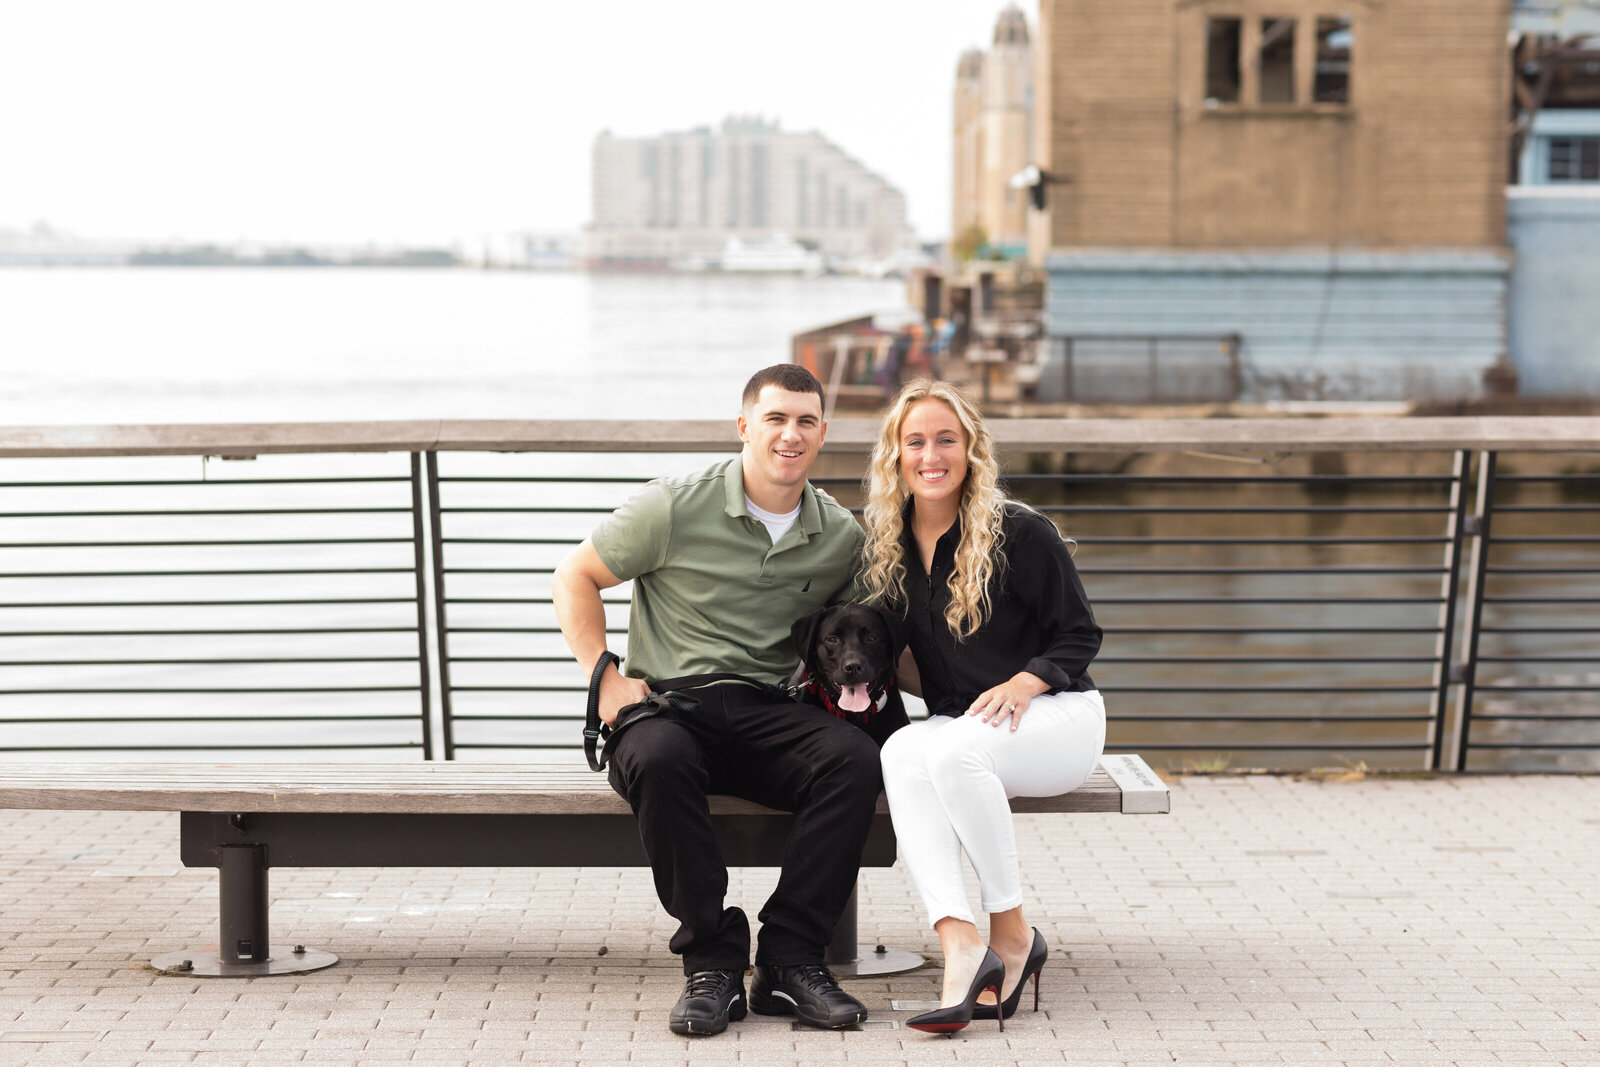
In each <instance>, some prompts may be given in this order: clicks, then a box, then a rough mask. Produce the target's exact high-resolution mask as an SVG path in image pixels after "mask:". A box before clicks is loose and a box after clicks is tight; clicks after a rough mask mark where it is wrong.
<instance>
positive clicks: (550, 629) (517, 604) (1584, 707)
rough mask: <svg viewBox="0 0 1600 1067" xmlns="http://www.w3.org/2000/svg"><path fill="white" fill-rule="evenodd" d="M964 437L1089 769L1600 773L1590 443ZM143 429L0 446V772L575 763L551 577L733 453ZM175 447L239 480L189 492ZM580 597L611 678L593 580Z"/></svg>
mask: <svg viewBox="0 0 1600 1067" xmlns="http://www.w3.org/2000/svg"><path fill="white" fill-rule="evenodd" d="M994 426H995V431H996V435H997V438H998V440H999V443H1000V445H1001V446H1002V448H1003V449H1004V451H1005V453H1006V455H1007V462H1008V485H1009V486H1010V488H1011V491H1012V492H1013V493H1014V494H1015V495H1017V496H1019V497H1021V498H1023V499H1026V500H1028V501H1030V502H1031V503H1033V504H1034V505H1035V506H1036V507H1038V508H1040V510H1042V511H1044V512H1045V513H1046V514H1048V515H1050V516H1051V517H1052V518H1053V519H1055V520H1056V522H1057V523H1058V525H1060V526H1061V528H1062V529H1063V531H1064V532H1065V533H1066V534H1067V535H1068V536H1069V537H1071V538H1072V539H1073V540H1074V541H1075V542H1076V553H1077V560H1078V566H1079V569H1080V571H1081V572H1082V574H1083V577H1084V581H1085V584H1086V585H1087V587H1088V589H1089V592H1090V596H1091V600H1092V601H1093V603H1094V605H1095V608H1096V612H1097V614H1098V615H1099V617H1100V621H1101V623H1102V625H1103V626H1104V627H1105V629H1106V641H1105V645H1104V647H1103V649H1102V653H1101V656H1100V658H1099V659H1098V660H1097V661H1096V664H1095V666H1094V668H1093V674H1094V676H1095V678H1096V680H1097V682H1098V683H1099V684H1100V686H1101V687H1102V689H1103V690H1104V691H1105V692H1106V694H1107V702H1108V707H1109V709H1110V714H1111V727H1110V740H1109V743H1110V744H1111V745H1112V746H1113V747H1118V748H1127V749H1135V750H1139V751H1144V752H1146V753H1151V754H1161V756H1162V758H1164V759H1165V760H1166V762H1167V763H1169V764H1170V765H1174V766H1179V767H1185V766H1186V767H1194V768H1206V767H1222V766H1241V765H1249V766H1271V767H1281V768H1295V767H1307V766H1319V765H1327V764H1328V763H1329V762H1330V761H1331V760H1332V761H1337V760H1343V761H1346V762H1349V763H1351V764H1355V765H1364V766H1373V767H1413V768H1414V767H1421V768H1427V769H1442V770H1467V769H1473V770H1478V769H1502V768H1523V767H1527V768H1539V769H1591V768H1593V767H1595V766H1596V765H1597V764H1600V727H1597V726H1596V723H1600V696H1597V694H1600V641H1597V633H1600V629H1597V626H1596V623H1595V621H1594V618H1595V612H1594V605H1595V603H1596V602H1597V601H1600V533H1597V532H1595V527H1596V524H1595V523H1594V522H1593V521H1592V516H1593V513H1594V512H1596V511H1600V457H1596V456H1595V455H1594V453H1595V452H1596V451H1597V450H1600V420H1585V419H1573V420H1559V419H1557V420H1550V419H1544V420H1530V419H1499V420H1481V419H1317V420H1167V421H1161V422H1146V421H1132V420H1076V421H1070V422H1069V421H1060V420H1013V421H1000V422H997V423H995V424H994ZM140 430H141V431H142V432H141V435H140V437H139V439H138V440H137V441H132V442H128V441H117V440H115V439H114V437H113V439H110V440H108V439H107V433H106V432H104V431H101V432H97V433H93V434H85V433H81V432H77V431H60V432H55V431H28V432H27V433H28V434H29V435H31V436H29V439H28V441H27V442H26V443H25V444H23V445H18V444H17V443H16V437H17V436H18V435H19V434H22V433H23V431H4V430H0V459H4V458H7V457H8V456H9V457H17V458H15V459H14V460H8V463H7V467H8V468H10V473H9V474H6V475H3V476H0V477H3V484H0V493H3V494H4V503H3V504H0V523H4V524H5V525H4V526H3V527H0V695H4V696H5V698H6V701H5V704H6V709H5V710H4V711H0V753H3V752H8V753H14V754H19V755H20V754H23V753H28V752H38V751H53V752H61V751H71V752H80V753H117V752H128V751H141V752H153V751H171V752H195V751H201V750H204V751H207V752H212V753H215V752H220V751H240V752H244V753H261V752H268V751H279V752H285V753H301V752H307V751H313V750H324V749H335V750H341V751H344V750H354V749H367V750H370V751H371V752H373V753H374V754H375V756H377V757H379V758H383V757H384V754H385V753H389V754H390V756H391V758H392V755H393V754H396V753H404V752H406V751H416V752H419V753H420V754H421V755H422V757H423V758H434V757H435V755H437V756H440V757H442V758H445V759H454V758H457V757H458V756H462V757H471V756H473V755H475V754H479V753H486V752H494V753H497V754H499V755H500V756H501V758H503V757H504V755H505V754H506V753H510V752H515V753H518V754H520V755H521V756H524V757H527V758H533V757H535V756H537V757H538V758H551V757H554V758H575V757H576V748H577V741H578V723H579V721H580V719H581V715H582V703H583V701H582V685H583V683H582V679H581V678H580V677H579V675H580V672H579V670H578V669H577V667H576V665H575V664H573V663H572V661H571V658H570V655H569V654H568V652H567V649H566V646H565V644H564V642H563V641H562V639H561V636H560V632H559V628H558V627H557V625H556V620H555V616H554V611H553V607H552V605H551V602H550V595H549V576H550V574H551V572H552V571H553V568H554V566H555V564H556V562H557V561H559V559H560V558H561V556H562V555H563V554H565V552H566V551H567V550H568V549H569V548H570V547H571V546H572V545H573V544H575V543H577V542H578V541H579V540H581V539H582V538H583V537H584V536H586V535H587V534H588V533H589V531H590V530H592V529H593V527H594V525H595V524H596V523H597V522H598V521H599V520H600V519H601V518H602V517H603V516H604V515H605V514H607V513H608V512H609V511H611V510H612V509H613V508H614V507H616V506H617V505H618V504H620V503H621V502H622V501H623V500H625V499H626V498H627V496H628V495H629V494H630V493H631V492H632V491H633V490H635V489H636V488H637V487H638V486H639V485H641V484H643V483H644V482H645V481H646V480H648V479H649V478H650V477H654V476H659V475H662V474H671V473H677V472H682V471H687V470H691V469H694V467H696V466H699V465H703V464H704V463H706V462H708V459H707V457H706V456H705V455H704V453H706V452H720V453H729V452H731V451H732V449H733V448H735V447H736V439H735V438H734V435H733V434H732V432H731V430H732V428H731V424H728V425H725V424H721V423H654V424H651V423H625V424H624V423H618V424H604V423H557V424H533V423H525V424H505V423H450V424H395V425H392V426H373V425H368V424H353V425H351V426H344V427H338V428H337V432H331V431H329V430H328V429H327V428H322V430H321V431H319V429H318V428H316V427H306V426H293V427H277V428H274V427H205V428H161V427H155V428H140ZM874 430H875V426H874V425H873V423H872V422H871V421H870V420H860V419H850V420H836V421H835V422H834V424H833V425H832V427H831V428H830V433H829V445H828V448H827V449H826V450H825V453H824V460H823V462H822V463H820V464H819V466H818V468H817V470H816V471H815V474H816V478H815V480H816V481H817V482H818V483H819V484H821V485H823V486H824V487H826V488H828V489H829V490H830V491H832V492H833V493H834V494H835V495H836V496H838V497H839V498H840V499H841V500H842V501H844V502H845V503H847V504H852V505H854V504H857V503H859V477H860V469H861V467H862V462H863V458H864V457H863V456H862V455H861V452H862V451H863V450H864V449H865V447H866V446H867V444H868V443H869V442H870V440H871V439H872V436H873V433H874ZM196 435H199V436H198V437H197V436H196ZM40 436H43V437H44V438H49V437H51V436H54V437H56V438H57V440H56V441H53V442H52V441H49V440H45V441H43V442H42V443H41V442H40V441H39V440H38V438H39V437H40ZM86 440H88V441H90V442H92V443H90V444H88V445H86V444H85V443H84V442H85V441H86ZM393 451H404V452H407V453H408V455H407V456H406V457H405V459H403V460H402V459H401V458H400V457H399V456H396V455H394V454H392V452H393ZM273 452H280V453H296V454H294V455H284V456H279V457H273V456H272V455H271V453H273ZM352 452H354V453H355V454H352ZM366 452H377V453H390V454H378V455H371V454H362V453H366ZM85 454H88V455H91V456H100V457H106V458H98V459H86V460H81V461H79V460H72V461H69V460H67V459H65V458H63V457H65V456H68V455H77V456H83V455H85ZM208 454H209V455H227V456H260V457H262V459H261V461H260V462H259V463H258V464H254V465H249V466H248V467H247V466H244V465H234V464H228V465H227V467H226V471H227V475H228V476H227V477H224V478H220V479H212V478H209V477H207V475H208V474H209V473H210V472H211V470H214V468H212V469H210V470H208V469H207V468H206V467H204V465H203V463H202V461H200V460H199V458H198V457H200V456H204V455H208ZM23 456H27V457H41V458H21V457H23ZM158 456H180V457H181V456H187V458H182V459H161V458H151V457H158ZM74 462H82V463H89V464H91V465H92V471H91V473H92V475H93V476H92V477H87V476H85V477H63V476H62V474H63V473H74V472H72V471H71V470H70V467H71V463H74ZM152 464H153V465H155V466H156V467H161V465H163V464H165V465H171V464H184V465H188V469H189V472H190V474H191V476H190V477H188V478H182V477H171V476H169V475H168V473H167V468H166V467H162V471H161V473H162V476H160V477H156V476H153V475H151V474H149V473H147V472H148V471H149V470H150V469H152V468H151V465H152ZM108 465H109V467H108ZM124 465H132V467H133V468H134V469H133V470H132V471H131V472H130V473H128V474H127V475H125V476H123V477H112V476H110V475H109V473H108V471H109V469H110V468H113V467H119V466H124ZM196 465H198V466H199V467H200V469H199V470H198V472H196V471H194V469H193V468H194V466H196ZM277 467H283V468H284V469H283V470H277V469H275V468H277ZM63 468H67V469H66V470H64V469H63ZM1508 468H1509V469H1508ZM246 470H248V471H249V473H248V475H245V474H241V473H239V472H241V471H246ZM323 471H326V472H325V473H319V472H323ZM74 560H78V561H80V562H72V561H74ZM605 599H606V602H607V615H608V629H609V630H610V631H611V633H612V635H613V638H614V641H615V643H614V645H613V647H614V648H616V649H617V650H618V651H623V650H625V645H626V626H627V589H626V587H623V588H620V589H618V590H615V591H611V592H608V593H607V595H606V598H605ZM402 646H404V647H402ZM6 650H10V651H9V653H8V652H7V651H6ZM435 686H436V687H437V688H436V692H437V694H438V701H437V704H435V703H434V702H433V701H432V700H431V699H430V692H431V691H435ZM19 702H20V703H19ZM197 702H199V705H200V710H192V709H193V708H194V707H195V705H196V703H197ZM435 734H437V735H438V737H439V738H440V742H441V743H440V745H439V746H438V748H439V751H438V752H437V753H435V751H434V749H435V746H434V745H433V737H434V735H435Z"/></svg>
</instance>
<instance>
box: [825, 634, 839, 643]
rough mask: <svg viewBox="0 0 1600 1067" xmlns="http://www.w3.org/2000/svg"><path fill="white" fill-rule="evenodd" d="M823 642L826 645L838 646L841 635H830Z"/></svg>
mask: <svg viewBox="0 0 1600 1067" xmlns="http://www.w3.org/2000/svg"><path fill="white" fill-rule="evenodd" d="M822 641H823V643H824V644H829V645H837V644H838V643H839V635H838V634H829V635H828V636H827V637H824V638H823V639H822Z"/></svg>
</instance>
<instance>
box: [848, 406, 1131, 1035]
mask: <svg viewBox="0 0 1600 1067" xmlns="http://www.w3.org/2000/svg"><path fill="white" fill-rule="evenodd" d="M998 483H999V464H998V463H997V462H996V460H995V456H994V446H993V443H992V441H991V438H990V436H989V431H988V430H987V429H986V428H985V426H984V424H983V418H982V416H981V415H980V414H979V413H978V410H977V409H976V408H975V407H974V406H973V404H972V402H971V401H970V400H968V399H967V398H966V397H965V396H963V395H962V394H961V392H960V391H958V390H956V389H955V388H953V387H951V386H949V385H947V384H945V383H943V382H930V381H917V382H912V383H911V384H909V385H907V386H906V387H905V388H904V389H903V390H902V391H901V393H900V395H899V396H898V397H897V398H896V399H895V402H894V404H893V406H892V407H891V408H890V411H889V414H888V416H887V417H886V419H885V420H884V424H883V430H882V432H881V433H880V434H879V437H878V443H877V446H876V448H875V449H874V451H873V455H872V464H871V470H870V472H869V475H868V489H867V493H868V501H867V507H866V513H865V520H866V527H867V547H866V560H865V569H864V575H865V582H866V584H867V588H868V590H869V593H870V596H871V598H872V599H874V600H877V601H881V602H883V603H884V604H886V605H887V606H889V607H890V609H891V610H892V611H894V612H896V613H898V614H900V615H901V616H902V617H903V618H904V619H905V621H906V630H907V637H908V643H909V649H910V651H911V654H912V656H913V658H914V659H915V661H916V668H917V673H918V675H920V681H921V689H922V692H921V696H922V697H923V699H924V700H925V701H926V702H927V704H928V711H929V718H928V720H927V721H926V722H914V723H912V724H911V725H910V726H908V727H905V728H903V729H901V730H900V731H899V732H897V733H896V734H894V735H893V736H892V737H891V738H890V739H889V741H888V743H887V744H886V745H885V746H884V749H883V777H884V788H885V791H886V792H887V793H888V796H889V810H890V814H891V817H892V819H893V821H894V830H895V836H896V838H897V839H898V841H899V845H900V853H901V855H902V856H904V857H905V862H906V866H907V867H908V868H909V869H910V871H911V876H912V878H913V879H914V880H915V881H916V884H917V888H918V890H919V891H920V892H921V894H922V898H923V902H924V904H925V905H926V906H927V909H928V917H929V920H930V921H931V922H932V923H933V927H934V929H935V930H936V931H938V934H939V944H940V946H941V948H943V950H944V959H945V971H944V986H943V992H942V995H941V997H940V1005H941V1007H940V1008H939V1009H938V1010H937V1011H932V1012H927V1013H925V1014H923V1015H919V1016H917V1017H915V1018H913V1019H911V1020H909V1021H908V1022H907V1025H908V1026H912V1027H915V1028H917V1029H920V1030H929V1031H932V1032H936V1033H948V1032H950V1031H952V1030H958V1029H960V1028H961V1027H963V1026H965V1025H966V1024H967V1022H968V1021H970V1020H971V1019H972V1018H974V1017H976V1018H995V1017H997V1016H998V1017H999V1018H1000V1019H1001V1020H1003V1019H1005V1018H1008V1017H1009V1016H1010V1015H1011V1014H1012V1012H1014V1011H1015V1010H1016V1008H1017V1004H1018V1002H1019V1000H1020V998H1021V994H1022V988H1023V985H1024V984H1025V983H1026V982H1027V980H1028V978H1029V977H1032V978H1033V983H1034V985H1033V988H1034V1008H1035V1010H1037V1009H1038V1006H1039V972H1040V970H1041V969H1042V968H1043V967H1044V963H1045V958H1046V956H1047V954H1048V951H1047V948H1046V946H1045V942H1044V938H1043V937H1042V936H1040V934H1039V932H1038V931H1037V930H1034V929H1032V928H1031V927H1030V926H1029V925H1028V923H1027V922H1026V921H1025V920H1024V919H1023V917H1022V882H1021V875H1020V873H1019V871H1018V865H1017V846H1016V837H1015V834H1014V832H1013V829H1012V825H1011V809H1010V806H1009V804H1008V803H1007V800H1008V798H1009V797H1013V796H1054V795H1056V794H1059V793H1065V792H1068V791H1070V790H1072V789H1075V788H1077V787H1078V786H1080V785H1082V784H1083V782H1084V781H1085V780H1086V779H1087V778H1088V777H1089V774H1090V772H1091V771H1093V770H1094V767H1095V764H1096V763H1097V762H1098V761H1099V759H1100V754H1101V750H1102V748H1103V747H1104V744H1105V722H1106V720H1105V705H1104V703H1103V702H1102V701H1101V699H1100V693H1099V691H1098V690H1096V688H1095V685H1094V682H1093V681H1091V680H1090V678H1089V675H1088V674H1087V673H1086V670H1087V668H1088V666H1089V662H1090V661H1091V660H1092V659H1094V656H1095V653H1096V652H1098V651H1099V649H1100V627H1099V626H1098V625H1096V624H1095V621H1094V614H1093V612H1092V611H1091V610H1090V608H1089V601H1088V598H1087V597H1086V596H1085V595H1084V591H1083V585H1082V584H1081V583H1080V582H1079V580H1078V574H1077V571H1076V570H1075V569H1074V568H1073V565H1072V557H1071V556H1070V555H1069V554H1068V552H1067V546H1066V544H1065V543H1064V542H1063V541H1062V539H1061V535H1060V533H1059V532H1058V531H1057V530H1056V528H1055V525H1054V524H1053V523H1051V522H1050V520H1049V519H1047V518H1045V517H1044V516H1043V515H1041V514H1039V513H1038V512H1036V511H1034V510H1033V509H1031V508H1028V507H1026V506H1025V505H1022V504H1019V503H1017V502H1015V501H1011V500H1008V499H1006V497H1005V495H1004V494H1003V493H1002V492H1001V491H1000V488H999V484H998ZM963 852H965V853H966V855H967V856H968V858H969V859H970V860H971V862H972V866H973V869H974V870H975V871H976V872H977V874H978V882H979V886H980V892H981V898H982V903H983V910H984V911H985V912H987V913H988V914H989V940H988V945H987V947H986V946H985V943H984V940H983V937H982V935H981V934H980V932H979V930H978V927H977V923H976V920H975V918H974V917H973V915H972V912H971V910H970V909H969V908H968V906H967V892H966V881H965V877H964V872H963V869H962V865H961V855H962V853H963ZM996 985H998V986H999V987H1000V988H999V990H998V996H997V999H998V1000H999V1002H1000V1003H999V1010H998V1011H997V1010H996V1007H995V1006H994V999H995V994H994V993H993V992H992V987H994V986H996ZM980 998H981V999H984V1000H985V1001H987V1003H982V1004H980V1003H979V1000H980ZM1004 1025H1005V1024H1004V1022H1003V1021H1002V1022H1001V1026H1002V1027H1003V1026H1004Z"/></svg>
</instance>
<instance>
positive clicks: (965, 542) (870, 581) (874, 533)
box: [861, 379, 1006, 639]
mask: <svg viewBox="0 0 1600 1067" xmlns="http://www.w3.org/2000/svg"><path fill="white" fill-rule="evenodd" d="M923 400H938V401H940V402H942V403H944V404H945V405H946V406H948V407H949V408H950V410H951V411H953V412H955V416H956V418H957V419H958V420H959V421H960V423H961V426H962V429H964V430H965V431H966V433H967V476H966V480H965V481H963V482H962V484H961V542H960V544H958V545H957V546H956V560H955V570H954V571H952V572H951V574H950V582H949V586H950V606H949V607H948V608H947V609H946V610H945V616H944V617H945V623H946V624H947V625H948V626H949V627H950V632H951V633H952V634H954V635H955V636H956V637H957V638H962V639H964V638H967V637H970V636H972V634H973V633H975V632H976V631H977V629H978V627H979V626H981V625H982V624H983V623H984V621H985V620H986V619H988V617H989V610H990V606H991V605H990V601H989V584H990V582H991V581H992V580H993V579H994V577H995V568H996V561H997V560H1000V559H1001V557H1000V552H999V549H1000V546H1001V542H1002V540H1003V536H1002V533H1001V520H1002V519H1003V518H1004V516H1005V504H1006V497H1005V494H1004V493H1002V492H1001V490H1000V464H999V461H998V460H996V459H995V455H994V440H993V438H991V437H990V435H989V430H988V428H987V427H986V426H984V424H983V416H982V414H980V413H979V411H978V409H977V406H976V405H974V404H973V403H972V401H971V400H969V399H967V397H966V395H965V394H963V393H962V392H961V390H959V389H957V388H956V387H954V386H952V385H950V384H948V383H946V382H936V381H930V380H928V379H919V380H917V381H914V382H911V383H910V384H908V385H907V386H906V387H905V388H903V389H901V390H900V395H899V396H897V397H895V399H894V403H893V404H891V405H890V407H889V413H888V415H886V416H885V417H884V420H883V429H882V430H881V431H880V432H879V434H878V443H877V445H876V446H875V447H874V448H873V450H872V462H871V464H870V465H869V466H868V468H867V477H866V497H867V505H866V508H865V512H864V516H863V517H864V519H865V521H866V528H867V545H866V549H865V551H864V558H863V561H862V562H863V570H862V576H861V577H862V582H863V584H864V585H865V587H866V590H867V595H868V598H869V599H870V600H872V601H875V602H876V601H885V600H892V601H899V602H901V603H904V601H905V583H906V575H907V570H906V559H905V548H904V547H903V546H902V545H901V542H900V539H901V536H902V534H903V533H904V531H905V519H904V515H903V508H904V507H905V502H906V500H907V498H908V497H909V496H910V495H911V494H910V491H909V490H908V489H907V488H906V485H905V483H904V482H903V481H902V480H901V478H900V430H901V427H902V426H903V425H904V423H905V420H906V414H907V413H908V412H909V411H910V410H911V406H912V405H913V404H916V403H918V402H919V401H923ZM1001 565H1003V562H1002V564H1001Z"/></svg>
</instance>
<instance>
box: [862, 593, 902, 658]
mask: <svg viewBox="0 0 1600 1067" xmlns="http://www.w3.org/2000/svg"><path fill="white" fill-rule="evenodd" d="M866 608H867V610H868V611H871V612H872V613H873V614H874V615H876V616H877V619H878V625H879V626H880V627H882V629H883V632H884V634H885V635H887V637H888V639H889V647H891V648H892V649H894V655H893V657H891V658H892V659H896V660H897V659H899V658H900V653H901V652H904V651H905V647H906V622H905V620H904V619H902V618H901V617H900V616H898V615H896V614H895V613H894V612H892V611H890V610H888V609H887V608H883V607H880V606H878V605H877V604H868V605H866Z"/></svg>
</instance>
